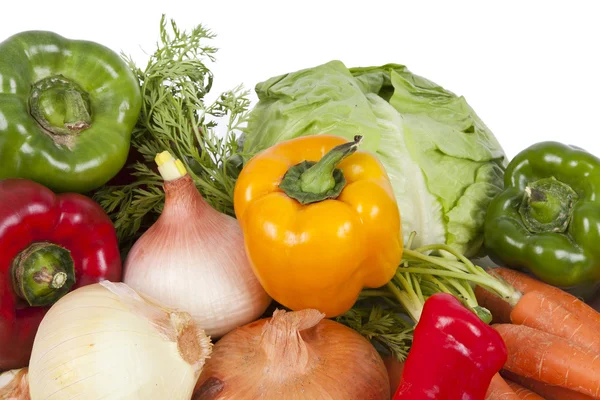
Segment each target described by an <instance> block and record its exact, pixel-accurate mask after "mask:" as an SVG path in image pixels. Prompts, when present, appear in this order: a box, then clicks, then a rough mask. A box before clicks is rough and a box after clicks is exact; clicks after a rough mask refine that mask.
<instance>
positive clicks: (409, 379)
mask: <svg viewBox="0 0 600 400" xmlns="http://www.w3.org/2000/svg"><path fill="white" fill-rule="evenodd" d="M507 357H508V356H507V349H506V345H505V344H504V341H503V340H502V337H501V336H500V334H499V333H498V332H496V331H495V330H494V329H493V328H492V327H490V326H489V325H487V324H485V323H484V322H483V321H481V319H479V317H478V316H477V315H476V314H475V313H473V312H472V311H471V310H469V309H467V308H466V307H464V306H463V305H462V304H461V303H460V302H459V301H458V299H457V298H456V297H454V296H452V295H450V294H447V293H436V294H434V295H433V296H431V297H429V298H428V299H427V301H426V302H425V305H424V307H423V313H422V314H421V319H420V320H419V323H418V324H417V326H416V328H415V332H414V337H413V344H412V347H411V349H410V352H409V353H408V357H407V358H406V362H405V364H404V370H403V372H402V379H401V381H400V385H399V387H398V390H397V391H396V393H395V395H394V398H393V400H408V399H410V400H431V399H437V400H466V399H468V400H484V399H485V394H486V391H487V389H488V386H489V385H490V382H491V380H492V377H493V376H494V375H495V374H496V373H497V372H498V371H500V369H501V368H502V366H503V365H504V363H505V362H506V359H507Z"/></svg>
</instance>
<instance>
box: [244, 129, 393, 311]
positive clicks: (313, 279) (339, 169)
mask: <svg viewBox="0 0 600 400" xmlns="http://www.w3.org/2000/svg"><path fill="white" fill-rule="evenodd" d="M361 139H362V138H361V137H360V136H357V137H355V140H354V141H353V142H348V141H347V140H346V139H343V138H341V137H337V136H331V135H315V136H304V137H299V138H296V139H292V140H288V141H285V142H281V143H279V144H277V145H275V146H273V147H270V148H268V149H266V150H265V151H263V152H261V153H259V154H257V155H256V156H254V157H253V158H252V159H251V160H250V161H249V162H248V163H247V164H246V165H245V166H244V168H243V169H242V171H241V173H240V175H239V177H238V180H237V183H236V186H235V191H234V208H235V214H236V217H237V219H238V221H239V223H240V226H241V227H242V231H243V235H244V242H245V246H246V253H247V255H248V258H249V259H250V262H251V265H252V268H253V270H254V273H255V274H256V276H257V277H258V279H259V281H260V282H261V284H262V285H263V287H264V289H265V290H266V291H267V293H268V294H269V295H270V296H271V297H272V298H273V299H275V301H277V302H279V303H280V304H282V305H283V306H285V307H288V308H290V309H292V310H301V309H305V308H314V309H317V310H320V311H321V312H323V313H324V314H325V315H326V316H327V317H328V318H330V317H335V316H338V315H341V314H343V313H344V312H346V311H348V310H349V309H350V308H352V306H353V305H354V303H355V301H356V299H357V298H358V295H359V294H360V291H361V290H362V289H363V288H364V287H368V288H375V287H380V286H383V285H385V284H386V283H387V282H388V281H389V280H390V279H391V278H392V276H393V275H394V273H395V271H396V268H397V267H398V265H399V263H400V260H401V258H402V249H403V243H402V233H401V225H400V212H399V210H398V205H397V203H396V198H395V197H394V194H393V191H392V187H391V184H390V182H389V179H388V176H387V173H386V171H385V169H384V167H383V166H382V165H381V163H380V162H379V160H377V158H376V157H375V156H374V155H372V154H370V153H367V152H363V151H357V147H358V145H359V143H360V141H361Z"/></svg>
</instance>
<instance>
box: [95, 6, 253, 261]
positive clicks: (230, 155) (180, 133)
mask: <svg viewBox="0 0 600 400" xmlns="http://www.w3.org/2000/svg"><path fill="white" fill-rule="evenodd" d="M169 27H170V29H168V28H169ZM214 37H215V35H214V34H213V33H212V32H211V31H210V30H208V29H206V28H205V27H204V26H202V25H198V26H196V27H195V28H194V29H193V30H192V31H191V32H189V33H188V32H186V31H182V30H180V29H179V28H178V27H177V25H176V24H175V22H174V21H171V23H170V24H167V21H166V19H165V16H164V15H163V16H162V18H161V22H160V43H158V44H157V49H156V51H155V52H154V54H152V55H151V56H150V59H149V61H148V64H147V66H146V67H145V69H141V68H139V67H137V66H136V65H135V63H134V61H133V60H132V59H131V58H130V57H127V56H125V55H123V57H124V58H125V60H126V61H127V62H128V64H129V66H130V68H131V70H132V71H133V72H134V73H135V75H136V76H137V78H138V80H139V83H140V90H141V93H142V96H143V104H142V111H141V115H140V118H139V121H138V123H137V126H136V127H135V129H134V131H133V133H132V139H131V145H132V151H133V152H134V153H138V155H139V156H140V157H139V158H140V159H139V160H138V161H135V162H133V163H131V164H130V165H129V166H127V167H126V168H128V169H129V170H130V171H131V175H133V176H134V181H133V182H132V183H128V184H125V185H106V186H104V187H103V188H102V189H101V190H99V191H97V192H96V193H95V194H94V199H95V200H96V201H98V202H99V203H100V205H101V206H102V207H103V208H104V209H105V210H106V212H107V213H108V214H109V216H110V217H111V219H112V220H113V222H114V224H115V227H116V230H117V235H118V237H119V240H120V242H121V245H122V248H123V249H124V250H125V251H126V249H127V248H128V247H129V245H131V243H132V242H133V241H134V240H135V239H136V238H137V237H138V236H139V235H140V234H141V233H142V232H143V231H144V230H145V229H147V228H148V227H149V226H150V225H151V224H152V223H153V222H154V221H156V219H157V218H158V216H159V215H160V212H161V211H162V207H163V203H164V192H163V190H162V179H161V177H160V175H159V174H158V173H157V172H156V169H155V166H154V157H155V156H156V154H158V153H160V152H162V151H165V150H168V151H170V152H171V153H172V154H173V155H174V157H176V158H179V159H180V160H181V161H182V162H183V163H184V164H185V166H186V168H187V170H188V173H189V174H190V175H191V177H192V178H193V179H194V182H195V184H196V186H197V188H198V190H199V191H200V193H201V194H202V195H203V196H204V198H205V199H206V200H207V201H208V202H209V204H211V205H212V206H213V207H214V208H215V209H217V210H218V211H221V212H223V213H226V214H229V215H233V214H234V211H233V189H234V186H235V179H236V177H237V174H238V173H239V170H240V168H241V162H240V161H239V160H241V156H240V155H239V154H238V147H239V137H240V135H241V131H242V129H243V125H244V124H245V122H246V119H247V113H248V109H249V106H250V100H249V99H248V91H246V90H243V88H242V87H241V86H239V87H236V88H234V89H233V90H230V91H227V92H225V93H223V94H221V95H220V96H219V97H218V99H217V100H216V101H214V102H212V103H211V104H206V103H205V96H206V95H207V94H208V93H209V92H210V90H211V87H212V84H213V74H212V72H211V71H210V69H209V68H208V66H207V65H208V63H209V62H214V61H215V57H214V54H215V53H216V51H217V49H216V48H214V47H212V46H209V45H207V44H205V41H207V40H210V39H213V38H214ZM221 121H223V122H225V125H226V132H225V134H224V135H221V136H219V135H218V134H217V133H216V132H215V128H216V127H217V126H218V125H219V123H220V122H221Z"/></svg>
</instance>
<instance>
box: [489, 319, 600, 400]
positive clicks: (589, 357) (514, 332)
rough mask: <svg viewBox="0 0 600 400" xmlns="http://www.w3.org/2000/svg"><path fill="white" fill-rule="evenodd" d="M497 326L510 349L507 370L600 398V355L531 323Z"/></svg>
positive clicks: (495, 326)
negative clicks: (531, 325) (532, 325)
mask: <svg viewBox="0 0 600 400" xmlns="http://www.w3.org/2000/svg"><path fill="white" fill-rule="evenodd" d="M493 326H494V328H495V329H496V330H497V331H498V332H499V333H500V335H501V336H502V338H503V339H504V342H505V343H506V347H507V349H508V360H507V361H506V364H505V365H504V368H505V369H507V370H509V371H511V372H513V373H515V374H518V375H521V376H523V377H526V378H531V379H535V380H538V381H540V382H544V383H548V384H550V385H556V386H561V387H564V388H567V389H571V390H573V391H576V392H579V393H583V394H586V395H588V396H592V397H593V398H599V399H600V356H598V355H597V354H594V353H593V352H588V351H585V350H583V349H581V348H580V347H578V346H577V345H575V344H573V343H571V342H569V341H568V340H566V339H564V338H561V337H558V336H554V335H552V334H550V333H546V332H543V331H539V330H537V329H534V328H530V327H528V326H524V325H511V324H496V325H493Z"/></svg>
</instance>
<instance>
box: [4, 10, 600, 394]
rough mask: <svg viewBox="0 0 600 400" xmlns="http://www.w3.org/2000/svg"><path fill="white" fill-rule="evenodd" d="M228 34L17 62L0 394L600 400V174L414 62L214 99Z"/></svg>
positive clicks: (340, 69)
mask: <svg viewBox="0 0 600 400" xmlns="http://www.w3.org/2000/svg"><path fill="white" fill-rule="evenodd" d="M213 37H214V34H213V33H212V32H211V31H210V30H208V29H207V28H205V27H204V26H202V25H198V26H197V27H195V28H194V29H192V30H191V31H189V32H188V31H184V30H181V29H180V28H179V27H178V26H177V25H176V24H175V22H174V21H170V22H169V21H167V20H166V18H165V17H164V16H163V17H162V19H161V22H160V42H159V43H158V45H157V48H156V50H155V52H154V53H153V54H151V55H150V57H149V60H148V63H147V65H146V66H145V67H144V68H140V67H138V66H137V65H136V64H135V63H134V62H133V60H131V59H130V58H127V56H125V55H122V56H119V55H118V54H116V53H114V52H113V51H112V50H110V49H108V48H105V47H104V46H102V45H101V44H98V43H91V42H86V41H80V40H71V39H66V38H63V37H60V36H58V35H56V34H55V33H52V32H43V31H31V32H22V33H18V34H16V35H14V36H12V37H10V38H7V39H6V40H5V41H3V42H2V43H0V68H2V70H3V71H6V73H5V74H3V75H2V77H1V78H2V79H0V399H13V400H19V399H20V400H26V399H33V400H41V399H48V400H50V399H52V400H63V399H64V400H69V399H74V398H84V399H101V398H102V399H107V398H108V399H137V398H143V399H166V398H168V399H174V400H217V399H218V400H226V399H259V398H260V399H267V400H270V399H333V400H346V399H348V400H353V399H368V400H401V399H410V400H420V399H423V400H425V399H448V400H454V399H456V400H462V399H467V398H468V399H470V400H485V399H487V400H493V399H503V400H509V399H550V400H554V399H569V400H577V399H600V333H599V332H600V313H598V311H597V310H595V309H594V308H593V307H592V306H591V305H590V304H589V303H591V302H593V301H594V300H596V299H598V298H599V296H598V286H599V285H600V266H599V265H598V260H600V253H599V252H600V247H599V246H598V245H597V243H600V223H598V221H599V220H600V214H599V213H600V207H598V198H600V193H598V189H597V182H598V181H599V179H600V178H599V177H598V171H600V159H599V158H598V157H596V156H594V155H593V154H591V153H589V152H587V151H585V150H583V149H580V148H576V147H574V146H568V145H565V144H562V143H555V142H543V143H537V144H534V145H532V146H530V147H528V148H526V149H523V151H522V152H521V153H519V154H518V155H517V156H516V157H514V158H513V159H512V160H509V159H507V157H506V155H505V154H504V152H503V150H502V147H501V145H500V142H499V141H498V140H497V139H496V137H495V136H494V134H493V133H492V132H491V130H490V129H489V128H488V127H487V126H486V125H485V124H484V122H483V121H482V120H481V119H480V118H479V117H478V116H477V114H476V113H475V111H474V110H473V109H472V108H471V107H470V106H469V105H468V103H467V102H466V100H465V99H464V98H463V97H460V96H457V95H455V94H454V93H452V92H450V91H448V90H446V89H444V88H442V87H440V86H439V85H437V84H435V83H433V82H431V81H429V80H427V79H425V78H423V77H420V76H417V75H415V74H413V73H412V72H410V71H409V70H408V69H407V68H406V67H405V66H403V65H400V64H387V65H383V66H374V67H351V68H348V67H346V66H345V65H344V64H343V63H342V62H341V61H339V60H333V61H331V62H328V63H325V64H323V65H319V66H312V67H310V66H307V68H305V69H302V70H299V71H295V72H290V73H286V74H282V75H280V76H276V77H272V78H270V79H267V80H266V81H264V82H260V83H257V84H256V86H255V90H256V93H257V94H258V98H259V101H258V103H257V104H255V105H254V106H252V105H251V103H250V101H249V99H248V94H249V92H248V91H247V90H244V88H243V87H242V86H239V87H237V88H234V89H233V90H231V91H228V92H225V93H222V94H221V95H220V96H218V97H217V100H216V101H215V102H213V103H211V104H208V103H207V102H206V100H205V97H206V95H207V94H209V93H210V90H211V87H212V83H213V79H214V77H213V74H212V72H211V70H210V68H209V63H210V62H214V61H216V58H215V53H216V51H217V50H216V48H214V47H212V46H210V45H208V44H206V42H207V41H209V40H211V39H212V38H213ZM4 78H6V79H4ZM217 126H224V127H225V133H224V134H217V133H216V127H217ZM484 262H485V265H487V267H485V268H484V267H482V266H480V265H484ZM586 302H588V303H586Z"/></svg>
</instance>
